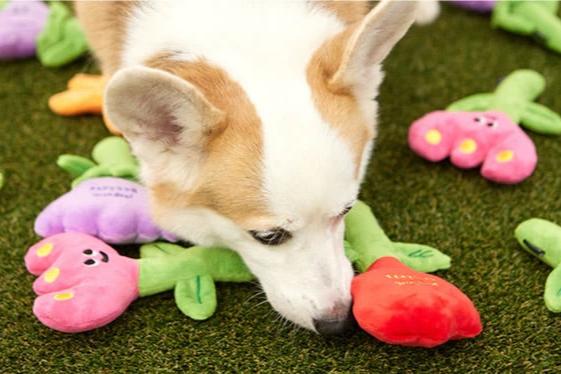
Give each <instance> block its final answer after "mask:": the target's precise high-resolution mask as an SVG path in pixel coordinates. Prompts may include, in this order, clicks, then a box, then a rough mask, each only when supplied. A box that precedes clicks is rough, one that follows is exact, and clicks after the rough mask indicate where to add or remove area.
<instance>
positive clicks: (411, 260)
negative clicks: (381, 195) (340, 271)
mask: <svg viewBox="0 0 561 374" xmlns="http://www.w3.org/2000/svg"><path fill="white" fill-rule="evenodd" d="M345 251H346V254H347V257H348V258H349V259H350V260H351V262H353V264H354V266H355V268H356V269H357V270H358V271H359V272H361V273H362V272H364V271H366V270H367V269H368V268H369V267H370V265H372V264H373V263H374V262H375V261H376V260H377V259H379V258H381V257H387V256H390V257H395V258H397V259H398V260H399V261H401V262H402V263H403V264H405V265H407V266H409V267H411V268H413V269H415V270H417V271H422V272H433V271H437V270H442V269H448V268H449V267H450V257H448V256H446V255H445V254H443V253H442V252H440V251H439V250H437V249H435V248H432V247H429V246H426V245H422V244H412V243H400V242H392V241H391V240H390V239H389V238H388V237H387V236H386V234H385V233H384V230H382V228H381V227H380V225H379V224H378V221H377V220H376V217H375V216H374V214H373V213H372V210H371V209H370V207H369V206H368V205H366V204H365V203H363V202H362V201H357V202H356V203H355V205H354V206H353V208H352V209H351V211H350V212H349V213H348V214H347V216H346V218H345Z"/></svg>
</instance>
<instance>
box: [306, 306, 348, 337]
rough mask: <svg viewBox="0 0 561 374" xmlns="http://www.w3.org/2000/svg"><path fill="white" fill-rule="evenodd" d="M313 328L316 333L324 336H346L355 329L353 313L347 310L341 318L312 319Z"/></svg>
mask: <svg viewBox="0 0 561 374" xmlns="http://www.w3.org/2000/svg"><path fill="white" fill-rule="evenodd" d="M314 327H315V329H316V331H317V332H318V333H320V334H321V335H324V336H333V335H347V334H350V333H352V332H353V331H354V330H355V328H356V321H355V319H354V316H353V313H352V312H351V311H350V310H349V311H348V313H347V314H346V315H345V316H344V317H343V318H338V319H333V318H329V317H327V318H318V319H314Z"/></svg>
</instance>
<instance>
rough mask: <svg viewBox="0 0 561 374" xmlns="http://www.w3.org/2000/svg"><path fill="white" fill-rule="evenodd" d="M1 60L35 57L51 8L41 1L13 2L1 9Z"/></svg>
mask: <svg viewBox="0 0 561 374" xmlns="http://www.w3.org/2000/svg"><path fill="white" fill-rule="evenodd" d="M0 9H1V10H0V60H10V59H17V58H26V57H32V56H35V47H36V44H37V37H38V36H39V33H40V32H41V30H42V29H43V27H44V25H45V22H46V21H47V15H48V13H49V8H48V7H47V5H45V4H44V3H43V2H41V1H39V0H29V1H11V2H10V3H8V4H7V5H6V7H5V8H3V9H2V8H1V7H0Z"/></svg>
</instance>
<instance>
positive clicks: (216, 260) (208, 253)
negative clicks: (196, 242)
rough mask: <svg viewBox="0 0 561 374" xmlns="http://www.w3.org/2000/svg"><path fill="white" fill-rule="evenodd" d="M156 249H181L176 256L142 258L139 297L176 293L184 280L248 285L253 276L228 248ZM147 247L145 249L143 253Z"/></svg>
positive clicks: (159, 244) (165, 254) (172, 254)
mask: <svg viewBox="0 0 561 374" xmlns="http://www.w3.org/2000/svg"><path fill="white" fill-rule="evenodd" d="M148 246H155V247H156V248H158V247H159V248H162V251H164V249H163V248H169V247H170V246H173V247H176V248H178V249H180V250H179V251H177V252H176V253H171V254H170V253H169V252H167V253H165V252H162V253H163V255H153V254H151V255H150V256H149V257H142V258H141V259H140V260H139V264H140V275H139V294H140V296H149V295H154V294H157V293H160V292H163V291H167V290H170V289H173V288H174V287H175V286H176V284H177V283H178V282H180V281H181V280H188V279H191V278H195V277H197V276H210V277H211V278H212V279H213V280H214V281H217V282H221V281H227V282H248V281H250V280H252V279H253V278H254V277H253V274H251V272H250V271H249V270H248V268H247V267H246V265H245V264H244V262H243V261H242V259H241V258H240V257H239V256H238V254H236V253H235V252H234V251H232V250H229V249H224V248H203V247H191V248H188V249H184V248H182V247H179V246H175V245H173V244H164V243H156V244H150V245H148ZM146 247H147V246H143V249H144V248H146Z"/></svg>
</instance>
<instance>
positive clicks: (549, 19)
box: [491, 0, 561, 53]
mask: <svg viewBox="0 0 561 374" xmlns="http://www.w3.org/2000/svg"><path fill="white" fill-rule="evenodd" d="M558 10H559V2H558V1H551V0H550V1H535V0H501V1H497V4H496V6H495V9H494V11H493V18H492V21H491V23H492V25H493V27H497V28H501V29H504V30H506V31H510V32H513V33H516V34H521V35H526V36H533V37H535V38H536V39H538V40H539V41H540V42H542V43H543V44H544V45H545V46H546V47H548V48H550V49H551V50H553V51H555V52H557V53H561V19H559V17H557V12H558Z"/></svg>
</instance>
